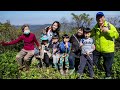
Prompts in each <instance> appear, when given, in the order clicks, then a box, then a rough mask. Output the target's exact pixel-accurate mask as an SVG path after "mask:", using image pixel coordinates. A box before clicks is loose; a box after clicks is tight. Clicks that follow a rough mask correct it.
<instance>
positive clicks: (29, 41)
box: [5, 33, 39, 50]
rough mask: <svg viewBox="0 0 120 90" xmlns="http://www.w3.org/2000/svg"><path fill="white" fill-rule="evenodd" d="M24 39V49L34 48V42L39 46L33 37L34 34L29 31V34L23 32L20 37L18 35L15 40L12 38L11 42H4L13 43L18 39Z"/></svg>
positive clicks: (18, 40)
mask: <svg viewBox="0 0 120 90" xmlns="http://www.w3.org/2000/svg"><path fill="white" fill-rule="evenodd" d="M22 40H23V41H24V47H23V48H24V49H25V50H34V43H36V45H37V46H38V47H39V43H38V41H37V39H36V37H35V34H33V33H30V35H29V36H26V35H24V34H22V35H21V36H20V37H18V38H17V39H16V40H13V41H11V42H7V43H5V44H6V45H13V44H16V43H18V42H20V41H22Z"/></svg>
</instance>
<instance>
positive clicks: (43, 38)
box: [40, 35, 48, 40]
mask: <svg viewBox="0 0 120 90" xmlns="http://www.w3.org/2000/svg"><path fill="white" fill-rule="evenodd" d="M40 40H48V36H46V35H43V36H42V37H41V38H40Z"/></svg>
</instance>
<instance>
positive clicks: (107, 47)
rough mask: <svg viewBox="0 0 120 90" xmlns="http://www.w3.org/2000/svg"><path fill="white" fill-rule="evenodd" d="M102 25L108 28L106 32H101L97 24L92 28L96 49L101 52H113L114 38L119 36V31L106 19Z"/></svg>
mask: <svg viewBox="0 0 120 90" xmlns="http://www.w3.org/2000/svg"><path fill="white" fill-rule="evenodd" d="M104 26H106V27H108V28H109V31H108V32H102V31H101V30H100V28H99V26H98V24H96V25H95V26H94V28H93V29H92V36H94V39H95V47H96V50H97V51H99V52H102V53H110V52H114V47H115V45H114V40H115V39H117V38H118V37H119V33H118V32H117V30H116V28H115V27H114V26H113V25H112V24H110V23H109V22H107V21H105V23H104Z"/></svg>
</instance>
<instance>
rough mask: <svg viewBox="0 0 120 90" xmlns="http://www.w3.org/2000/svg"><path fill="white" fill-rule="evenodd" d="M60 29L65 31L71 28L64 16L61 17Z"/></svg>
mask: <svg viewBox="0 0 120 90" xmlns="http://www.w3.org/2000/svg"><path fill="white" fill-rule="evenodd" d="M61 30H62V31H64V33H67V32H69V31H70V30H71V26H70V23H69V22H68V20H67V19H66V18H65V17H63V18H61Z"/></svg>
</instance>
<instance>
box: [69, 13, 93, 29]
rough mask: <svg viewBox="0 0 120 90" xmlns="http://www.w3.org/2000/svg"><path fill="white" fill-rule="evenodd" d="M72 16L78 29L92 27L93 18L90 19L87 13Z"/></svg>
mask: <svg viewBox="0 0 120 90" xmlns="http://www.w3.org/2000/svg"><path fill="white" fill-rule="evenodd" d="M71 15H72V16H73V17H72V19H73V20H74V22H75V23H76V25H77V28H79V27H81V26H84V27H86V28H87V27H90V25H91V23H92V21H93V18H90V17H89V16H90V15H89V14H86V13H83V14H80V15H76V14H74V13H71Z"/></svg>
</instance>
